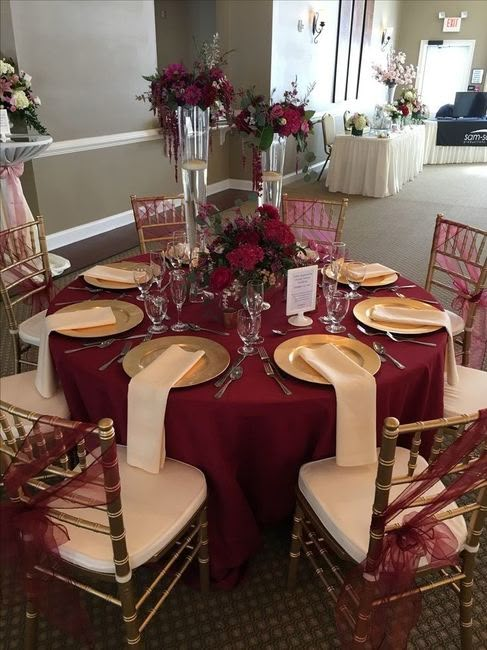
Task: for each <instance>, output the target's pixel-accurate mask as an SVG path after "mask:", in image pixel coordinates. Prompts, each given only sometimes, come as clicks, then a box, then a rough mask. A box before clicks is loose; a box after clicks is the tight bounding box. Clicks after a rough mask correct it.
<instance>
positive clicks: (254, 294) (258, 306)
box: [245, 280, 264, 343]
mask: <svg viewBox="0 0 487 650" xmlns="http://www.w3.org/2000/svg"><path fill="white" fill-rule="evenodd" d="M263 305H264V283H263V282H258V281H256V282H254V281H253V280H249V282H247V293H246V297H245V306H246V307H247V311H248V312H249V314H250V315H251V316H252V317H253V318H256V317H257V316H259V315H260V313H261V312H262V309H263ZM253 342H254V343H263V342H264V339H263V337H262V336H257V337H256V339H255V340H254V341H253Z"/></svg>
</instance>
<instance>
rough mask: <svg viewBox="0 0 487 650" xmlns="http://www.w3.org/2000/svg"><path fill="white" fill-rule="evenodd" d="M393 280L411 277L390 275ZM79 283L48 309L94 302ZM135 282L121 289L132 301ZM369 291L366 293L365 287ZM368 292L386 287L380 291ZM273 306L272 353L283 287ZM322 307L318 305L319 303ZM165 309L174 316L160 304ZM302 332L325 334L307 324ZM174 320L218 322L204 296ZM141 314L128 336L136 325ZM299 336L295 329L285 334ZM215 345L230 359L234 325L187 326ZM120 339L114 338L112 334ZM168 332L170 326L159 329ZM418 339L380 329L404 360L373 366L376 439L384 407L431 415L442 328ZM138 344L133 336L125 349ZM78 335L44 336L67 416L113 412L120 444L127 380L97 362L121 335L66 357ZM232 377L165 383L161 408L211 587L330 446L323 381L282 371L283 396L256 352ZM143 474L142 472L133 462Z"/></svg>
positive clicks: (286, 512)
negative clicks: (198, 522)
mask: <svg viewBox="0 0 487 650" xmlns="http://www.w3.org/2000/svg"><path fill="white" fill-rule="evenodd" d="M399 284H410V282H409V281H407V280H406V279H404V278H401V279H400V281H399ZM71 286H75V287H79V289H80V290H79V292H75V291H73V290H68V289H65V290H63V291H62V292H60V293H59V294H58V295H57V296H56V299H55V301H54V302H53V303H52V305H51V307H50V310H49V311H50V312H51V313H52V312H53V311H56V310H57V307H56V305H57V304H58V303H60V302H63V301H68V300H70V301H79V302H81V301H83V300H89V299H93V295H91V294H90V293H88V292H87V291H86V290H83V288H82V287H85V288H86V285H85V284H84V282H83V280H80V279H78V280H75V282H74V283H73V284H72V285H71ZM405 291H406V292H407V294H408V297H411V298H413V297H417V298H418V297H419V298H421V297H427V296H429V294H427V293H426V292H425V291H424V290H423V289H421V288H419V287H418V288H414V289H406V290H405ZM135 293H136V291H135V290H132V291H130V292H129V293H128V297H125V298H123V300H127V301H129V302H131V303H134V304H138V305H139V306H140V305H141V303H136V301H135ZM376 295H377V294H376ZM379 295H392V294H390V293H389V294H387V288H386V289H385V293H383V294H379ZM100 298H103V299H116V298H117V293H116V292H109V291H106V292H105V291H104V292H103V293H101V294H100V295H99V296H98V297H97V299H100ZM272 303H273V304H272V307H271V309H270V310H269V311H267V312H264V313H263V317H262V320H263V325H262V329H261V333H262V335H263V336H264V337H265V344H264V345H265V348H266V350H267V352H268V353H269V354H270V355H272V353H273V351H274V349H275V348H276V346H277V345H279V344H280V343H282V342H283V341H284V340H287V339H289V338H290V337H291V336H292V334H288V335H287V336H286V337H282V336H276V335H274V334H272V332H271V330H272V328H281V329H285V328H286V327H287V320H286V317H285V315H284V302H283V294H282V293H278V294H276V295H275V296H274V297H273V300H272ZM321 310H322V303H319V309H318V310H317V311H318V312H321ZM169 313H170V316H171V318H173V317H174V316H175V310H174V307H173V306H171V307H170V312H169ZM311 315H312V316H313V319H314V321H315V324H314V327H313V330H312V332H303V334H309V333H320V334H323V333H325V331H324V327H323V326H322V325H321V324H320V323H318V321H317V316H318V315H319V313H313V314H311ZM182 317H183V320H185V321H187V322H193V323H197V324H199V325H200V326H205V325H206V326H209V327H213V328H216V327H218V328H219V329H222V323H221V321H220V320H219V318H220V314H219V313H218V311H217V309H216V307H215V302H213V303H211V304H209V305H206V304H204V305H202V304H187V303H186V304H185V305H184V307H183V311H182ZM355 323H356V322H355V319H354V316H353V315H352V313H351V310H350V313H349V314H348V316H347V317H346V319H345V321H344V324H345V325H346V327H347V329H348V330H349V331H350V332H351V333H353V334H354V335H355V336H356V337H357V338H358V339H360V340H362V341H363V342H365V343H366V344H367V345H369V346H370V345H371V341H372V339H370V338H367V337H366V336H364V335H362V334H361V333H360V332H359V331H358V330H357V329H356V327H355ZM148 325H149V322H148V319H147V317H145V318H144V320H143V322H142V323H140V325H138V326H137V327H136V328H134V329H133V330H131V331H130V332H127V334H130V335H132V334H139V333H145V332H146V331H147V327H148ZM293 334H297V335H299V334H300V333H299V332H297V333H296V332H293ZM195 335H198V336H204V337H207V338H209V339H212V340H214V341H217V342H218V343H220V344H222V345H223V346H224V347H225V348H226V349H227V350H228V351H229V353H230V357H231V359H232V361H233V360H234V359H235V358H236V356H237V354H236V349H237V347H238V346H239V345H240V344H241V342H240V339H239V338H238V336H237V333H236V332H235V331H231V334H230V336H218V335H212V334H206V333H204V332H196V333H195ZM122 336H123V335H122ZM163 336H164V337H170V336H172V333H171V332H168V333H166V334H164V335H163ZM423 339H425V340H428V341H431V342H434V343H436V344H437V347H423V346H417V345H411V344H409V343H393V342H392V341H387V340H386V339H383V338H382V337H379V338H378V340H380V341H381V342H384V343H385V344H386V347H387V348H388V349H389V351H391V352H392V348H393V352H394V356H396V357H397V358H399V359H400V360H402V361H403V362H404V363H405V364H406V366H407V367H406V369H405V370H403V371H401V370H398V369H397V368H396V367H395V366H394V365H392V364H391V363H389V362H386V363H384V364H382V366H381V368H380V369H379V371H378V373H377V375H376V381H377V436H378V439H379V436H380V431H381V426H382V422H383V420H384V418H385V417H386V416H396V417H398V418H399V419H400V420H401V421H403V422H412V421H415V420H426V419H430V418H436V417H440V416H441V415H442V412H443V365H444V351H445V344H446V334H445V332H444V331H442V330H441V331H437V332H434V333H431V334H428V335H426V336H425V337H423ZM139 342H140V341H134V346H135V345H137V344H138V343H139ZM80 343H82V341H81V342H80V340H79V339H72V338H69V337H66V336H62V335H60V334H56V333H53V334H51V337H50V348H51V353H52V356H53V359H54V362H55V366H56V369H57V372H58V375H59V378H60V380H61V383H62V386H63V389H64V392H65V394H66V399H67V401H68V404H69V407H70V409H71V415H72V417H73V418H74V419H81V420H88V421H92V422H96V421H98V420H99V419H101V418H102V417H110V418H113V420H114V422H115V430H116V435H117V440H118V442H119V443H122V444H125V442H126V423H127V390H128V383H129V377H128V376H127V375H126V374H125V372H124V370H123V368H122V366H121V365H120V364H118V363H114V364H112V365H111V366H110V367H109V368H108V369H107V370H106V371H104V372H100V371H99V370H98V367H99V366H100V365H101V364H102V363H104V362H105V361H107V360H108V359H110V358H111V357H113V356H114V355H115V354H116V353H117V352H119V351H120V349H121V347H122V346H123V341H116V342H115V343H113V344H112V345H111V346H109V347H108V348H107V349H99V348H93V349H87V350H83V351H81V352H75V353H73V354H65V351H66V350H69V349H71V348H74V347H78V346H79V345H80ZM243 367H244V374H243V377H242V379H240V380H239V381H238V382H235V383H234V384H232V385H231V386H230V387H229V388H228V390H227V391H226V393H225V395H224V397H223V398H222V399H220V400H216V399H214V394H215V392H216V388H215V387H214V385H213V382H211V381H210V382H206V383H202V384H200V385H197V386H192V387H189V388H179V389H173V390H171V392H170V394H169V400H168V404H167V410H166V419H165V425H166V449H167V455H168V456H170V457H173V458H177V459H179V460H182V461H185V462H187V463H190V464H192V465H194V466H196V467H199V468H200V469H201V470H202V471H203V472H204V473H205V476H206V479H207V482H208V492H209V497H208V516H209V536H210V553H211V573H212V578H213V580H214V581H215V582H217V583H219V584H220V585H221V586H227V587H228V586H232V585H233V584H235V582H236V581H237V580H238V578H239V575H240V569H241V568H242V567H243V565H244V563H245V562H246V561H247V560H248V559H249V558H250V557H251V556H252V554H253V553H255V552H256V550H257V549H258V547H259V544H260V526H261V525H263V524H273V523H276V522H279V521H281V520H283V519H285V518H286V517H288V516H290V515H291V513H292V510H293V506H294V489H295V485H296V481H297V477H298V471H299V467H300V466H301V465H302V464H303V463H305V462H307V461H310V460H314V459H319V458H324V457H329V456H333V455H334V453H335V413H336V400H335V392H334V390H333V388H332V387H330V386H324V385H319V384H313V383H307V382H304V381H300V380H298V379H293V378H288V379H287V380H286V384H287V385H288V387H289V388H290V389H291V390H292V396H290V397H287V396H285V395H284V394H283V393H282V392H281V390H280V388H279V386H278V385H277V384H276V383H275V382H274V381H273V380H272V378H270V377H267V376H266V374H265V372H264V368H263V363H262V361H261V360H260V358H259V357H258V356H254V357H249V358H247V359H246V360H245V361H244V363H243ZM141 471H142V470H141Z"/></svg>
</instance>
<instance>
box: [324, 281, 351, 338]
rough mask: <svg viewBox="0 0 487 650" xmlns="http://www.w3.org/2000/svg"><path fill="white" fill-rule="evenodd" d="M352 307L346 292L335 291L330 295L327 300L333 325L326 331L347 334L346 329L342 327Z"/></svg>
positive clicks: (327, 307)
mask: <svg viewBox="0 0 487 650" xmlns="http://www.w3.org/2000/svg"><path fill="white" fill-rule="evenodd" d="M349 306H350V299H349V297H348V294H347V293H346V291H334V292H333V293H330V294H328V296H327V298H326V309H327V312H328V316H329V318H330V321H331V324H329V325H327V326H326V331H327V332H331V333H332V334H338V333H339V332H345V329H346V328H345V327H344V326H343V325H340V323H341V322H342V320H343V319H344V318H345V315H346V313H347V312H348V307H349Z"/></svg>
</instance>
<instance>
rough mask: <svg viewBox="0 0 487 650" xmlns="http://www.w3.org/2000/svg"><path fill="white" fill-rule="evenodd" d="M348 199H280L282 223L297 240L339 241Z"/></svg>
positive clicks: (285, 196) (284, 196) (284, 197)
mask: <svg viewBox="0 0 487 650" xmlns="http://www.w3.org/2000/svg"><path fill="white" fill-rule="evenodd" d="M347 207H348V199H342V200H341V201H325V200H322V199H303V198H297V197H294V196H292V197H289V196H288V195H287V194H284V195H283V197H282V211H283V220H284V223H287V225H288V226H289V227H290V228H291V230H292V231H293V232H294V234H295V235H296V237H297V238H298V239H302V238H305V239H318V240H321V241H323V242H334V241H341V238H342V230H343V225H344V223H345V213H346V211H347Z"/></svg>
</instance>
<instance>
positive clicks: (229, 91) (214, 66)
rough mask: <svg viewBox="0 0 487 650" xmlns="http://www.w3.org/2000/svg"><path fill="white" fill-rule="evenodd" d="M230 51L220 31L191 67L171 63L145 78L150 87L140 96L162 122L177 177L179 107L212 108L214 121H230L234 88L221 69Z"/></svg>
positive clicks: (164, 137)
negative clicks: (223, 44)
mask: <svg viewBox="0 0 487 650" xmlns="http://www.w3.org/2000/svg"><path fill="white" fill-rule="evenodd" d="M228 54H229V52H225V53H222V52H221V50H220V43H219V37H218V34H215V35H214V36H213V39H212V41H211V43H203V45H202V47H201V49H200V51H199V53H198V56H197V58H196V60H195V63H194V65H193V68H192V70H188V69H187V68H186V67H185V66H184V65H183V64H182V63H171V64H170V65H168V66H167V67H166V68H163V70H162V71H160V72H156V74H154V75H150V76H146V77H143V79H145V80H146V81H148V82H149V83H150V89H149V90H148V91H147V92H145V93H142V94H141V95H138V96H137V99H138V100H141V101H148V102H149V103H150V110H151V111H152V112H153V113H154V115H156V117H157V119H158V121H159V126H160V128H161V131H162V135H163V146H164V153H165V154H166V156H168V158H169V159H170V160H171V161H172V160H174V163H175V175H176V180H177V174H178V156H179V148H180V135H179V129H178V108H186V109H191V108H195V107H197V108H199V109H200V110H201V111H206V110H207V109H210V122H211V123H212V124H214V123H216V121H217V120H218V118H219V117H222V116H225V117H226V119H227V120H228V121H229V122H230V121H231V105H232V102H233V98H234V90H233V86H232V84H231V83H230V81H229V80H228V78H227V77H226V75H225V73H224V72H223V70H222V66H223V65H225V64H226V57H227V55H228Z"/></svg>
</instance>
